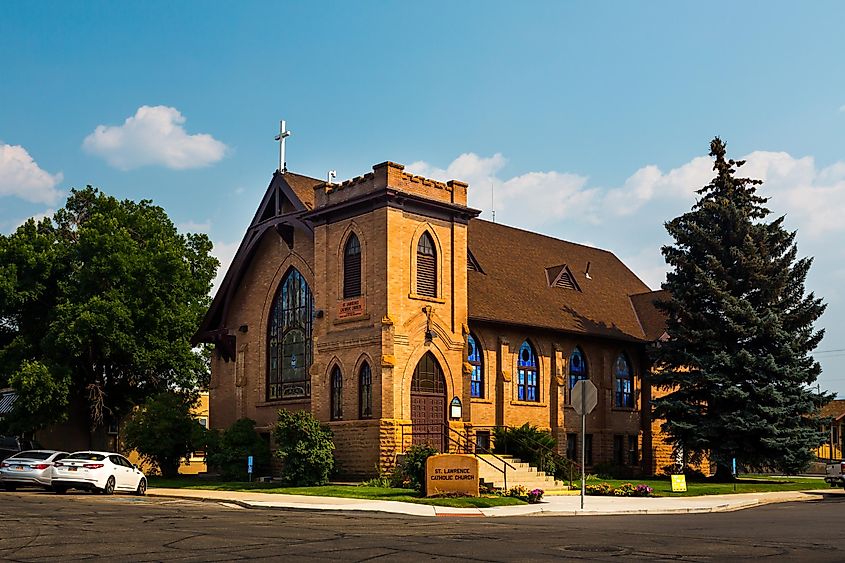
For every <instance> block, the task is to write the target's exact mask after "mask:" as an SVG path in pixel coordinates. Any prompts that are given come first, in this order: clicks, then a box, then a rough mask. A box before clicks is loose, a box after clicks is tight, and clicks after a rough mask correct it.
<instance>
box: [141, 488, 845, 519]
mask: <svg viewBox="0 0 845 563" xmlns="http://www.w3.org/2000/svg"><path fill="white" fill-rule="evenodd" d="M830 494H833V495H842V494H843V492H842V491H840V490H837V489H823V490H817V491H801V492H792V491H786V492H774V493H740V494H734V495H708V496H700V497H671V498H670V497H656V498H635V497H593V496H588V497H586V498H585V499H584V510H581V509H580V506H581V497H580V496H578V495H564V496H546V497H545V498H544V499H543V502H541V503H539V504H525V505H520V506H497V507H493V508H451V507H446V506H428V505H424V504H413V503H409V502H397V501H386V500H367V499H352V498H339V497H312V496H304V495H281V494H272V493H254V492H241V491H202V490H192V489H149V490H148V491H147V495H149V496H151V497H170V498H181V499H188V500H199V501H208V502H220V503H229V504H234V505H238V506H241V507H243V508H264V509H268V508H269V509H274V508H289V509H300V510H355V511H367V512H387V513H392V514H405V515H410V516H487V517H496V516H528V515H548V516H609V515H621V514H690V513H707V512H730V511H733V510H742V509H745V508H751V507H754V506H760V505H763V504H771V503H776V502H792V501H805V500H819V499H821V498H823V496H824V495H830Z"/></svg>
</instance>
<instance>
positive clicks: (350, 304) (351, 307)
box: [337, 297, 364, 319]
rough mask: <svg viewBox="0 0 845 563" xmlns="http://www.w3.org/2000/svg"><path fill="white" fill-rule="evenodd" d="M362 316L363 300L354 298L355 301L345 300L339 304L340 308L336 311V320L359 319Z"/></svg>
mask: <svg viewBox="0 0 845 563" xmlns="http://www.w3.org/2000/svg"><path fill="white" fill-rule="evenodd" d="M363 314H364V298H363V297H356V298H355V299H346V300H344V301H341V302H340V308H339V309H338V311H337V318H338V319H348V318H350V317H360V316H361V315H363Z"/></svg>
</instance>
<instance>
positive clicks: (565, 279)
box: [555, 270, 578, 289]
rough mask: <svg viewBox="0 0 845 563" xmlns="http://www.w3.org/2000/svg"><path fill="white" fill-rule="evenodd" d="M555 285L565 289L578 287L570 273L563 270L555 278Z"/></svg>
mask: <svg viewBox="0 0 845 563" xmlns="http://www.w3.org/2000/svg"><path fill="white" fill-rule="evenodd" d="M555 287H563V288H566V289H578V288H577V287H576V285H575V280H573V279H572V274H570V273H569V272H567V271H566V270H564V271H563V272H561V273H560V276H558V278H557V279H556V280H555Z"/></svg>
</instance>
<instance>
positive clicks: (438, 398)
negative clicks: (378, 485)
mask: <svg viewBox="0 0 845 563" xmlns="http://www.w3.org/2000/svg"><path fill="white" fill-rule="evenodd" d="M411 425H412V443H414V444H429V445H430V446H434V447H435V448H437V449H438V450H439V451H441V452H442V451H444V445H445V441H446V440H445V437H444V436H445V432H446V378H445V377H443V370H442V369H441V368H440V364H439V363H438V362H437V358H435V357H434V354H432V353H431V352H426V354H425V355H424V356H423V357H422V358H420V361H419V363H418V364H417V367H416V369H414V378H413V379H412V380H411Z"/></svg>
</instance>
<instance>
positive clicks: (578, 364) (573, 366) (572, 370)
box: [569, 347, 590, 389]
mask: <svg viewBox="0 0 845 563" xmlns="http://www.w3.org/2000/svg"><path fill="white" fill-rule="evenodd" d="M582 379H590V374H589V372H588V371H587V361H586V360H585V359H584V352H582V351H581V348H578V347H576V348H575V350H573V351H572V355H571V356H569V388H570V389H572V388H573V387H575V384H576V383H578V382H579V381H581V380H582Z"/></svg>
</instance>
